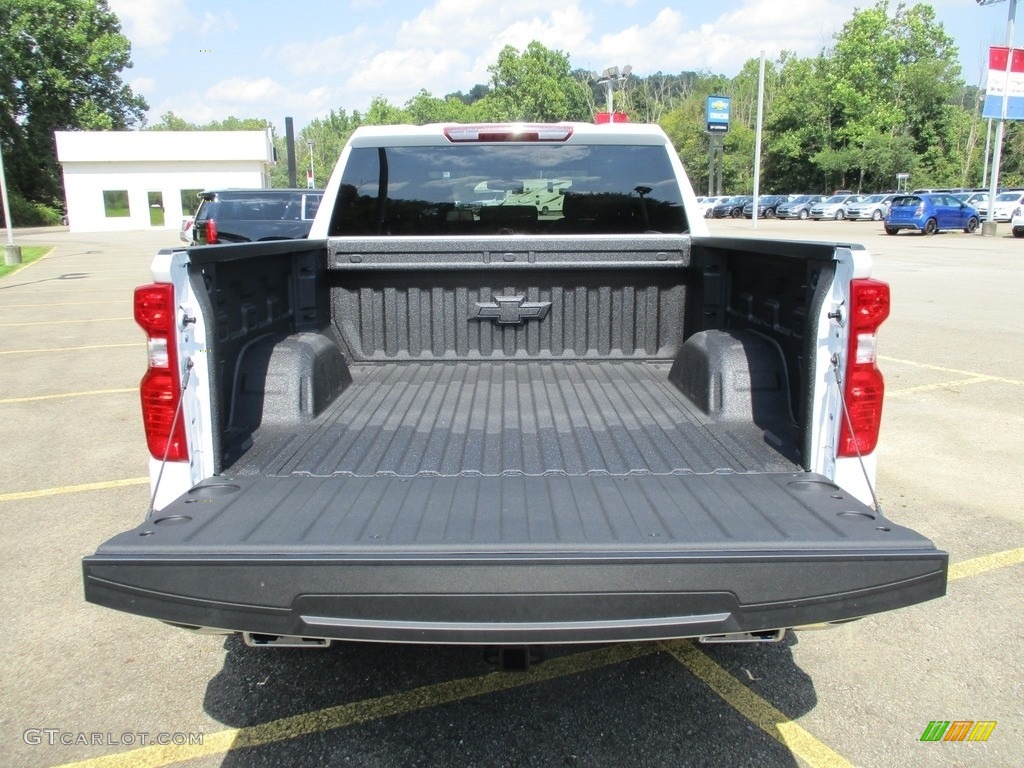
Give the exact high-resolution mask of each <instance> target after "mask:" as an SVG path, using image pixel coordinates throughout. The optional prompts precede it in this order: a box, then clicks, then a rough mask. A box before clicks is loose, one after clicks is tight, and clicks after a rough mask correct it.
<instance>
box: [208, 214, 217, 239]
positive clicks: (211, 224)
mask: <svg viewBox="0 0 1024 768" xmlns="http://www.w3.org/2000/svg"><path fill="white" fill-rule="evenodd" d="M216 243H217V220H216V219H207V220H206V244H207V245H216Z"/></svg>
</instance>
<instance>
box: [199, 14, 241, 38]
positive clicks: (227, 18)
mask: <svg viewBox="0 0 1024 768" xmlns="http://www.w3.org/2000/svg"><path fill="white" fill-rule="evenodd" d="M236 29H238V20H237V19H235V17H234V15H233V14H232V13H231V11H225V12H224V13H211V12H210V11H203V20H202V21H201V22H199V34H201V35H209V34H210V33H213V34H215V35H217V34H223V33H224V32H234V31H235V30H236Z"/></svg>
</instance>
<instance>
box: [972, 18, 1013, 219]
mask: <svg viewBox="0 0 1024 768" xmlns="http://www.w3.org/2000/svg"><path fill="white" fill-rule="evenodd" d="M1001 2H1003V0H977V3H978V5H995V4H996V3H1001ZM1016 17H1017V0H1010V11H1009V14H1008V15H1007V18H1006V47H1007V49H1008V51H1007V54H1006V82H1005V83H1004V84H1003V110H1002V115H1001V116H1000V118H999V122H998V123H996V138H995V147H994V148H993V150H992V177H991V178H990V179H989V185H990V186H989V190H988V215H987V216H986V217H985V219H986V220H985V221H984V222H983V223H982V225H981V234H983V235H994V234H995V233H996V220H995V211H996V190H997V189H999V164H1000V162H1001V161H1002V158H1003V126H1004V124H1005V123H1006V101H1007V96H1008V92H1009V86H1010V63H1011V62H1012V61H1013V22H1014V19H1016Z"/></svg>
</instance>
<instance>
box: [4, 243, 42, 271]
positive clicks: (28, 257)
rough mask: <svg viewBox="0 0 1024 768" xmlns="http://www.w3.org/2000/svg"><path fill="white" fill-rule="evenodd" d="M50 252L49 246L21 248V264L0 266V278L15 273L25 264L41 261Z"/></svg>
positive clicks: (24, 246) (26, 246)
mask: <svg viewBox="0 0 1024 768" xmlns="http://www.w3.org/2000/svg"><path fill="white" fill-rule="evenodd" d="M52 250H53V248H52V247H51V246H49V245H23V246H21V264H11V265H10V266H8V265H7V264H0V277H6V276H7V275H9V274H11V273H12V272H17V271H18V270H19V269H21V268H22V267H24V266H25V265H26V264H31V263H32V262H33V261H35V260H36V259H41V258H42V257H43V256H45V255H46V254H48V253H49V252H50V251H52Z"/></svg>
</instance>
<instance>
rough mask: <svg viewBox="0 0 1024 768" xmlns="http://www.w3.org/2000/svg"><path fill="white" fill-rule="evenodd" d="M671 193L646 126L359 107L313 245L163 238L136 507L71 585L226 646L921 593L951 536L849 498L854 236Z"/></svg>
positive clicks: (704, 613) (868, 472)
mask: <svg viewBox="0 0 1024 768" xmlns="http://www.w3.org/2000/svg"><path fill="white" fill-rule="evenodd" d="M545 180H548V181H547V182H546V181H545ZM548 187H550V191H551V193H552V195H557V196H558V197H559V199H558V200H557V201H552V200H547V197H551V196H552V195H548V196H547V197H546V198H545V199H546V200H547V202H546V203H545V206H546V210H541V209H539V208H538V207H536V206H535V205H533V204H532V203H531V202H530V200H531V199H532V198H531V196H530V195H528V194H525V192H527V191H535V190H538V189H547V188H548ZM480 190H487V191H490V190H494V191H495V195H494V196H493V199H492V198H489V199H488V200H486V201H481V200H480V199H479V198H480V195H481V194H482V193H481V191H480ZM538 197H539V196H538ZM509 201H512V202H509ZM554 202H557V205H556V204H554ZM698 211H699V209H698V206H697V202H696V198H695V196H694V193H693V191H692V189H691V187H690V184H689V181H688V180H687V177H686V174H685V172H684V170H683V168H682V165H681V164H680V161H679V157H678V155H677V154H676V152H675V151H673V149H672V146H671V144H670V143H669V141H668V140H667V138H666V136H665V135H664V133H663V132H662V131H661V130H660V129H658V128H657V127H655V126H645V125H630V124H614V125H602V126H593V125H583V124H559V125H434V126H424V127H412V126H386V127H375V128H361V129H359V130H358V131H356V133H355V134H354V135H353V136H352V138H351V140H350V141H349V143H348V144H347V146H346V147H345V149H344V151H343V152H342V154H341V157H340V159H339V162H338V165H337V168H336V169H335V171H334V174H333V176H332V177H331V180H330V183H329V185H328V187H327V189H326V192H325V196H324V198H323V201H322V204H321V206H320V209H319V212H318V214H317V216H316V220H315V221H314V223H313V227H312V231H311V232H310V236H309V239H306V240H297V241H282V242H268V243H246V244H235V245H213V246H202V247H192V248H184V247H182V248H177V249H169V250H165V251H161V252H160V253H159V254H158V255H157V256H156V258H155V260H154V262H153V279H154V282H153V283H152V284H151V285H146V286H142V287H140V288H139V289H138V290H137V292H136V294H135V316H136V318H137V320H138V322H139V324H140V325H141V327H142V328H143V330H144V331H145V333H146V336H147V339H148V349H149V368H148V371H147V372H146V374H145V376H144V377H143V380H142V384H141V390H142V409H143V420H144V423H145V430H146V436H147V440H148V446H149V451H150V455H151V459H150V469H151V473H152V478H153V485H152V491H153V498H154V504H153V505H152V509H151V510H150V511H149V513H148V514H145V515H143V514H142V510H140V517H141V518H142V519H141V520H140V522H139V524H138V525H137V526H135V527H133V528H132V529H131V530H128V531H126V532H125V533H122V534H120V535H118V536H115V537H114V538H112V539H111V540H110V541H107V542H106V543H104V544H102V545H100V547H99V548H98V550H97V552H96V553H95V554H94V555H91V556H88V557H86V558H85V559H84V561H83V569H84V581H85V595H86V599H87V600H89V601H91V602H94V603H98V604H100V605H104V606H108V607H111V608H114V609H118V610H122V611H128V612H130V613H135V614H139V615H142V616H149V617H153V618H156V619H161V620H163V621H165V622H169V623H171V624H175V625H179V626H181V627H184V628H188V629H194V630H203V631H212V632H223V633H242V634H243V635H244V637H245V640H246V642H247V643H249V644H252V645H281V646H310V645H313V646H323V645H327V644H330V642H332V641H335V640H344V641H353V640H366V641H393V642H422V643H472V644H488V645H498V646H506V647H517V648H521V647H522V646H526V645H535V644H545V643H566V642H609V641H634V640H651V639H664V638H681V637H694V638H700V639H702V640H704V641H709V642H710V641H773V640H778V639H780V638H781V637H782V636H783V633H784V632H785V631H786V630H787V628H799V627H806V626H821V625H826V624H829V623H836V622H845V621H848V620H850V619H855V618H858V617H862V616H865V615H868V614H873V613H876V612H879V611H886V610H890V609H894V608H900V607H903V606H907V605H911V604H915V603H919V602H922V601H925V600H930V599H932V598H936V597H939V596H941V595H943V594H944V593H945V589H946V571H947V565H948V556H947V554H946V553H945V552H942V551H938V550H937V549H936V548H935V546H934V545H933V544H932V543H931V542H930V541H928V540H927V539H926V538H924V537H922V536H921V535H919V534H917V533H915V532H914V531H912V530H909V529H907V528H904V527H901V526H900V525H898V524H897V523H896V522H894V521H892V520H889V519H887V518H886V517H884V516H883V513H882V511H881V510H880V509H879V508H878V505H877V503H875V502H874V501H873V496H874V492H873V490H872V484H873V478H874V470H875V445H876V442H877V438H878V435H879V427H880V423H881V416H882V399H883V389H884V385H883V380H882V376H881V374H880V373H879V371H878V369H877V367H876V365H875V348H876V334H877V332H878V329H879V326H880V325H881V324H882V322H883V321H884V320H885V319H886V316H887V315H888V313H889V290H888V286H887V285H886V284H884V283H881V282H878V281H876V280H874V279H872V278H871V259H870V258H869V256H868V253H867V252H866V251H865V250H864V249H863V248H861V247H858V246H853V245H832V244H822V243H809V242H807V243H805V242H781V241H771V240H760V239H739V238H726V237H714V236H711V235H709V233H708V231H707V226H706V223H705V221H704V219H703V217H702V216H701V215H700V213H699V212H698ZM844 404H845V405H844Z"/></svg>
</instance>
